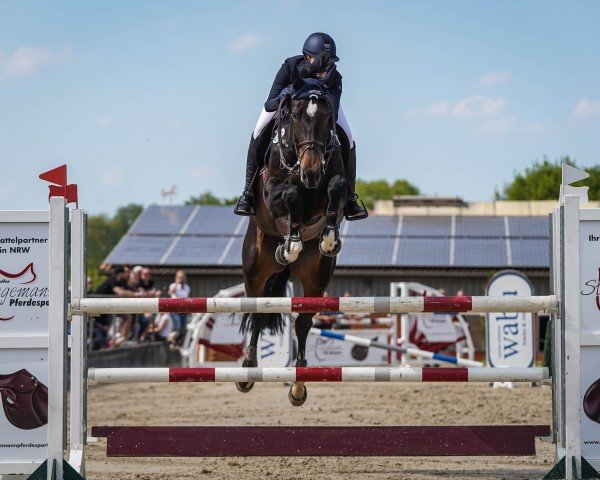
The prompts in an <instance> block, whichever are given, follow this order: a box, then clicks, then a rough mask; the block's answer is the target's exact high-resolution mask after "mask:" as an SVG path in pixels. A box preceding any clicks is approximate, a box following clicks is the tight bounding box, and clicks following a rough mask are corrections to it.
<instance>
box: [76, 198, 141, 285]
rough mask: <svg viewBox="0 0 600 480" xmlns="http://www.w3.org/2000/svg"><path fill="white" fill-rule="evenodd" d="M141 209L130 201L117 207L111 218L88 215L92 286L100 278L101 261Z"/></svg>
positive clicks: (88, 250) (88, 262) (89, 264)
mask: <svg viewBox="0 0 600 480" xmlns="http://www.w3.org/2000/svg"><path fill="white" fill-rule="evenodd" d="M142 210H143V207H142V206H141V205H138V204H135V203H131V204H129V205H126V206H124V207H121V208H119V209H118V210H117V212H116V213H115V215H114V216H113V217H112V218H111V217H109V216H108V215H105V214H102V215H90V216H88V232H87V265H88V276H90V277H92V279H93V281H94V286H97V285H98V283H99V282H100V281H101V279H102V278H101V276H100V271H99V268H100V265H101V263H102V262H103V260H104V259H105V258H106V256H107V255H108V254H109V253H110V251H111V250H112V249H113V248H114V247H115V245H116V244H117V242H118V241H119V240H120V239H121V237H123V235H125V233H126V232H127V230H128V229H129V227H131V225H132V224H133V222H134V221H135V219H136V218H137V217H138V215H139V214H140V213H141V212H142Z"/></svg>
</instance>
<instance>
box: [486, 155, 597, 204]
mask: <svg viewBox="0 0 600 480" xmlns="http://www.w3.org/2000/svg"><path fill="white" fill-rule="evenodd" d="M562 163H568V164H569V165H572V166H573V167H577V165H576V164H575V161H574V160H571V158H570V157H569V156H564V157H561V158H558V159H556V160H555V161H553V162H551V161H550V160H548V158H547V157H544V159H543V160H542V161H541V162H540V161H536V162H534V163H533V165H532V166H531V167H528V168H526V169H525V172H524V173H522V174H521V173H517V172H515V178H514V179H513V181H512V182H511V183H508V184H506V185H505V186H504V189H503V191H502V193H501V194H499V195H497V197H498V198H499V199H500V200H558V196H559V194H560V184H561V180H562V169H561V165H562ZM577 168H581V167H577ZM584 170H586V171H587V172H588V173H589V174H590V178H588V179H586V180H583V181H582V182H580V183H578V184H575V186H578V185H586V186H588V187H590V190H589V198H590V200H598V199H600V165H597V166H594V167H590V168H585V169H584Z"/></svg>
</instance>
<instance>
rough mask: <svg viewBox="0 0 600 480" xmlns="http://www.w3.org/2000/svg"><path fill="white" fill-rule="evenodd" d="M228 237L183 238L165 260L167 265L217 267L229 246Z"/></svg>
mask: <svg viewBox="0 0 600 480" xmlns="http://www.w3.org/2000/svg"><path fill="white" fill-rule="evenodd" d="M228 242H229V238H227V237H221V236H220V237H212V236H211V237H186V236H182V237H180V238H179V241H178V242H177V244H176V245H175V247H174V248H173V250H172V251H171V253H170V254H169V256H168V257H167V258H166V259H165V261H164V264H165V265H217V262H218V260H219V258H221V255H222V253H223V250H224V249H225V247H226V246H227V243H228Z"/></svg>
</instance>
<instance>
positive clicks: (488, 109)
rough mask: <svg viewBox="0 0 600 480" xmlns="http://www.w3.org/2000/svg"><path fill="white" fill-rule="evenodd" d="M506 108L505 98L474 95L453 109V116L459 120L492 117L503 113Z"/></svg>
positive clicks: (461, 101) (458, 103) (464, 99)
mask: <svg viewBox="0 0 600 480" xmlns="http://www.w3.org/2000/svg"><path fill="white" fill-rule="evenodd" d="M505 106H506V102H505V101H504V99H503V98H490V97H486V96H484V95H474V96H472V97H467V98H463V99H462V100H460V101H459V102H457V103H456V105H454V108H453V109H452V115H453V116H454V117H455V118H459V119H468V118H481V117H490V116H493V115H498V114H499V113H502V112H503V111H504V107H505Z"/></svg>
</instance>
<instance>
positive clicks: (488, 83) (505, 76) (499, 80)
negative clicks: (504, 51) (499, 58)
mask: <svg viewBox="0 0 600 480" xmlns="http://www.w3.org/2000/svg"><path fill="white" fill-rule="evenodd" d="M510 76H511V73H510V72H488V73H486V74H485V75H484V76H483V77H481V79H480V80H479V86H480V87H495V86H496V85H502V84H503V83H506V82H508V80H509V79H510Z"/></svg>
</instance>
